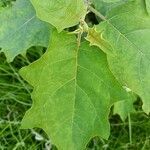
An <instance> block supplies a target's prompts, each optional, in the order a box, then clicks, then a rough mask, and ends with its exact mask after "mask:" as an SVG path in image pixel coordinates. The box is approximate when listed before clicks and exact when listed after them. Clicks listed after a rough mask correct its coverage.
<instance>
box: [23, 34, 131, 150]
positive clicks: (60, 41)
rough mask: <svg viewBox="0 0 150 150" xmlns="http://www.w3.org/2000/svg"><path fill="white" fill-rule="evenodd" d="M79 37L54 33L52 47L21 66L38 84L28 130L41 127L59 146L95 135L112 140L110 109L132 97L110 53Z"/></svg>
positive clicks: (77, 147)
mask: <svg viewBox="0 0 150 150" xmlns="http://www.w3.org/2000/svg"><path fill="white" fill-rule="evenodd" d="M77 45H78V44H77V41H76V38H75V36H73V35H69V34H66V33H65V32H61V33H60V34H58V33H57V32H56V31H54V32H53V35H52V40H51V44H50V47H49V48H48V51H47V52H46V53H45V54H44V55H43V56H42V57H41V58H40V59H39V60H38V61H36V62H34V63H32V64H31V65H29V66H27V67H25V68H23V69H21V70H20V74H21V75H22V77H23V78H24V79H25V80H27V81H28V82H29V83H30V84H32V86H33V87H34V91H33V93H32V99H33V106H32V108H31V109H30V110H29V111H28V112H27V113H26V115H25V117H24V119H23V121H22V127H23V128H33V127H40V128H42V129H44V131H45V132H46V133H47V134H48V136H49V137H50V139H51V140H52V142H53V143H54V144H56V146H57V147H58V149H62V150H66V149H69V150H82V149H84V148H85V146H86V144H87V143H88V141H89V140H90V139H91V138H92V137H94V136H100V137H102V138H105V139H107V138H108V136H109V132H110V127H109V121H108V115H109V111H110V107H111V106H112V105H113V103H114V102H116V101H118V100H125V99H130V98H131V97H130V95H129V94H128V93H127V92H126V91H125V90H124V89H123V88H122V87H121V86H120V84H119V83H118V82H117V81H116V80H115V78H114V77H113V75H112V73H111V72H110V70H109V69H108V64H107V60H106V56H105V54H104V53H103V52H102V51H100V50H99V49H98V48H96V47H89V45H88V43H87V42H83V43H81V46H80V47H78V46H77Z"/></svg>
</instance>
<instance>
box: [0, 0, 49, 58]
mask: <svg viewBox="0 0 150 150" xmlns="http://www.w3.org/2000/svg"><path fill="white" fill-rule="evenodd" d="M0 20H1V21H0V32H1V34H0V47H1V48H2V51H3V52H4V53H5V55H6V57H7V60H8V61H12V60H13V58H14V57H15V56H17V55H18V54H24V53H25V51H26V50H27V49H28V48H30V47H31V46H44V47H47V46H48V42H49V35H50V26H49V25H48V24H47V23H45V22H42V21H40V20H39V19H37V17H36V16H35V10H34V8H33V6H32V5H31V3H30V2H29V0H17V1H16V2H15V3H14V5H13V6H12V7H11V6H9V7H6V8H5V9H3V10H2V11H1V13H0Z"/></svg>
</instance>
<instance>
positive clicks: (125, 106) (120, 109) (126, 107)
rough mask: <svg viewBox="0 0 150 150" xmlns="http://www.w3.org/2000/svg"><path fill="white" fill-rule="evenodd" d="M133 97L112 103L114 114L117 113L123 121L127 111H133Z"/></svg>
mask: <svg viewBox="0 0 150 150" xmlns="http://www.w3.org/2000/svg"><path fill="white" fill-rule="evenodd" d="M134 100H135V98H134V97H133V99H127V100H123V101H118V102H116V103H115V104H114V110H113V113H114V114H118V115H119V116H120V118H121V119H122V120H123V121H125V119H126V118H127V116H128V114H129V113H132V112H135V109H134V107H133V102H134Z"/></svg>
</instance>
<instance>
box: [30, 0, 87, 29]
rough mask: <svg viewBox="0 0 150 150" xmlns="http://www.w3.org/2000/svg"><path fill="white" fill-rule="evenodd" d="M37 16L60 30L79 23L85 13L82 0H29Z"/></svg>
mask: <svg viewBox="0 0 150 150" xmlns="http://www.w3.org/2000/svg"><path fill="white" fill-rule="evenodd" d="M31 2H32V4H33V6H34V7H35V9H36V13H37V16H38V17H39V18H40V19H41V20H44V21H46V22H49V23H50V24H52V25H53V26H55V27H56V28H57V30H58V31H59V32H60V31H62V30H63V29H65V28H68V27H71V26H74V25H76V24H78V23H79V21H80V19H81V18H84V16H85V15H86V4H85V3H84V0H43V1H41V0H31Z"/></svg>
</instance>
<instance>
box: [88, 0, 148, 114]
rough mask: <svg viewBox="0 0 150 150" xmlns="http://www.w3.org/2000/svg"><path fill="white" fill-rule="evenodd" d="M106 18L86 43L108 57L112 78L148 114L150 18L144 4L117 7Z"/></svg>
mask: <svg viewBox="0 0 150 150" xmlns="http://www.w3.org/2000/svg"><path fill="white" fill-rule="evenodd" d="M107 17H108V20H106V21H104V22H103V23H101V24H100V25H98V26H97V27H96V30H95V32H96V33H95V34H97V35H98V34H99V36H98V37H97V38H95V39H93V38H91V37H92V36H91V35H90V34H91V32H90V33H89V36H88V38H87V39H88V40H89V41H91V44H93V45H97V46H99V47H100V48H101V49H102V50H103V51H104V52H105V53H106V54H107V59H108V63H109V67H110V69H111V71H112V72H113V74H114V75H115V77H116V78H117V79H118V81H119V82H120V83H121V84H122V85H123V86H126V87H127V88H130V89H131V90H132V91H133V92H135V93H137V94H138V95H139V96H140V97H141V98H142V100H143V110H144V111H145V112H146V113H149V112H150V51H149V49H150V42H149V41H150V17H149V15H148V14H147V12H146V7H145V1H144V0H135V1H133V2H129V3H126V4H124V5H120V6H119V7H116V8H114V9H112V11H110V12H109V15H108V16H107ZM91 39H92V40H91ZM97 39H98V40H97ZM103 41H105V45H104V44H103V43H104V42H103ZM106 41H107V42H106ZM107 47H109V49H108V48H107Z"/></svg>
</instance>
